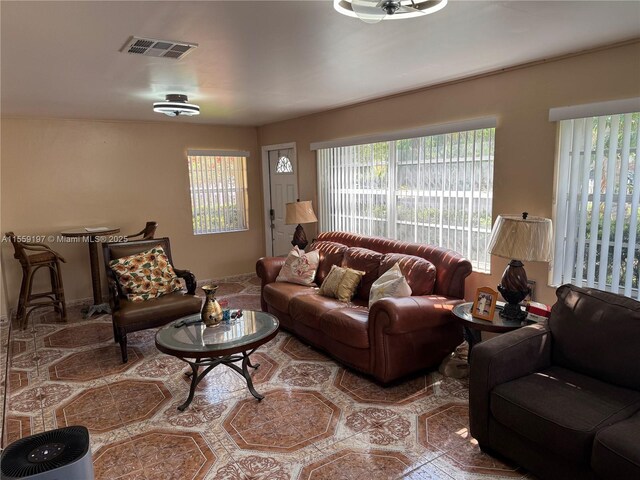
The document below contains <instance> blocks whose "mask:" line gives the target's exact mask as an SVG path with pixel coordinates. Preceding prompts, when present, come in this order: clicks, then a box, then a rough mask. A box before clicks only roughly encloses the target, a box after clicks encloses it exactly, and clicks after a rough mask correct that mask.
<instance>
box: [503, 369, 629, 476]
mask: <svg viewBox="0 0 640 480" xmlns="http://www.w3.org/2000/svg"><path fill="white" fill-rule="evenodd" d="M490 408H491V413H492V414H493V416H494V417H495V418H496V420H498V422H500V423H501V424H503V425H505V426H506V427H508V428H510V429H512V430H514V431H516V432H519V433H520V434H521V435H523V436H524V437H526V438H528V439H529V440H531V441H532V442H534V443H537V444H538V445H540V447H541V448H543V449H545V450H551V451H553V452H555V453H556V454H558V455H561V456H564V457H566V459H567V460H569V461H571V462H579V463H587V464H588V462H589V458H590V454H591V447H592V444H593V439H594V437H595V434H596V432H597V431H598V430H599V429H601V428H603V427H606V426H608V425H611V424H612V423H615V422H618V421H620V420H623V419H626V418H628V417H629V416H630V415H632V414H633V413H634V412H636V411H637V410H638V409H640V392H637V391H634V390H629V389H626V388H621V387H616V386H614V385H610V384H608V383H604V382H601V381H599V380H596V379H594V378H591V377H588V376H585V375H581V374H580V373H576V372H573V371H571V370H567V369H564V368H562V367H555V366H554V367H551V368H548V369H546V370H543V371H541V372H536V373H534V374H532V375H528V376H526V377H521V378H518V379H517V380H513V381H510V382H507V383H503V384H500V385H498V386H497V387H496V388H494V389H493V391H492V392H491V399H490Z"/></svg>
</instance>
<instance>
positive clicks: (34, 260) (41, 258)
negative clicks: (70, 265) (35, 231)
mask: <svg viewBox="0 0 640 480" xmlns="http://www.w3.org/2000/svg"><path fill="white" fill-rule="evenodd" d="M19 260H20V263H23V260H22V259H19ZM55 261H56V255H55V253H52V252H43V253H36V254H35V255H28V263H29V264H30V265H31V266H35V265H40V264H41V263H51V262H55ZM25 263H26V262H25Z"/></svg>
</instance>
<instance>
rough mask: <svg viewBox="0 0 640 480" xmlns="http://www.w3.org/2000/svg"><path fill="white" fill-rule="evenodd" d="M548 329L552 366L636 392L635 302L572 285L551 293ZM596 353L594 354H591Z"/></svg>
mask: <svg viewBox="0 0 640 480" xmlns="http://www.w3.org/2000/svg"><path fill="white" fill-rule="evenodd" d="M556 296H557V297H558V301H557V302H556V304H555V305H554V306H553V308H552V309H551V316H550V318H549V328H550V329H551V332H552V334H553V340H554V341H553V344H552V360H553V363H554V364H557V365H561V366H564V367H566V368H570V369H572V370H576V371H579V372H581V373H584V374H586V375H590V376H592V377H595V378H599V379H600V380H603V381H606V382H610V383H613V384H616V385H620V386H623V387H628V388H634V389H636V390H640V362H638V345H637V342H632V341H629V339H632V338H640V302H637V301H635V300H632V299H631V298H627V297H623V296H621V295H616V294H613V293H608V292H603V291H600V290H594V289H589V288H579V287H576V286H573V285H563V286H561V287H559V288H558V289H557V291H556ZM595 352H597V355H594V353H595Z"/></svg>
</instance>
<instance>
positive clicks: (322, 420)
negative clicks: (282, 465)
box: [224, 390, 340, 452]
mask: <svg viewBox="0 0 640 480" xmlns="http://www.w3.org/2000/svg"><path fill="white" fill-rule="evenodd" d="M256 403H258V402H256V400H255V399H247V400H243V401H241V402H239V403H238V404H237V405H236V406H235V407H234V408H233V409H232V410H231V412H229V414H228V416H227V417H226V420H225V421H224V428H225V430H226V431H227V432H228V433H229V435H231V437H232V438H233V440H234V441H235V442H236V445H238V447H239V448H242V449H249V450H258V451H266V452H294V451H296V450H299V449H301V448H303V447H306V446H307V445H310V444H312V443H313V442H316V441H318V440H321V439H324V438H327V437H329V436H331V435H333V433H334V432H335V428H336V424H337V421H338V416H339V415H340V409H339V408H338V407H337V406H335V405H334V404H333V403H331V401H329V400H328V399H326V398H325V397H324V396H323V395H322V394H320V393H318V392H313V391H304V390H293V391H289V390H272V391H269V392H265V398H264V400H262V401H261V402H259V405H258V406H256V405H255V404H256Z"/></svg>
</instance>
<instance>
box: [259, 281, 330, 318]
mask: <svg viewBox="0 0 640 480" xmlns="http://www.w3.org/2000/svg"><path fill="white" fill-rule="evenodd" d="M314 294H316V295H317V294H318V289H317V288H315V287H306V286H303V285H296V284H293V283H283V282H276V283H269V284H268V285H265V286H264V288H263V289H262V296H263V297H264V299H265V301H266V302H267V303H268V304H269V305H271V306H272V307H274V308H275V309H276V310H280V311H281V312H285V313H286V312H288V311H289V302H291V299H293V298H295V297H297V296H298V295H314Z"/></svg>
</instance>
